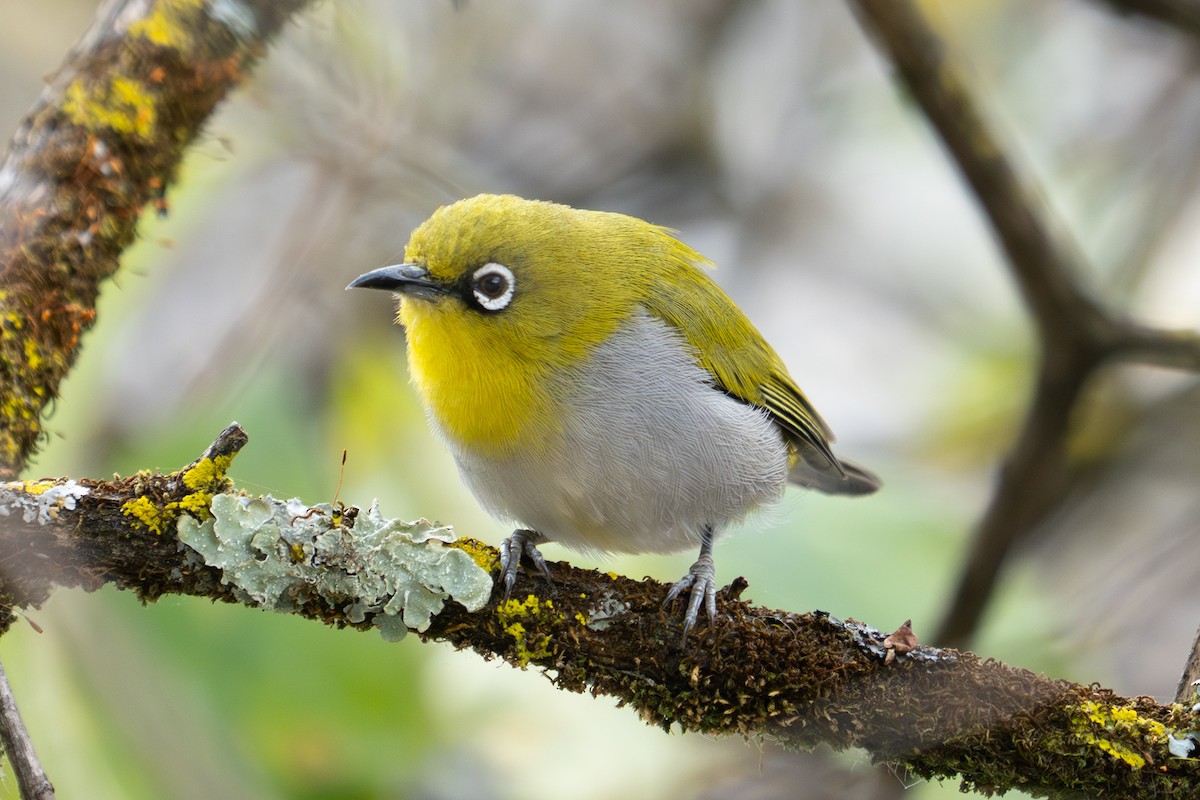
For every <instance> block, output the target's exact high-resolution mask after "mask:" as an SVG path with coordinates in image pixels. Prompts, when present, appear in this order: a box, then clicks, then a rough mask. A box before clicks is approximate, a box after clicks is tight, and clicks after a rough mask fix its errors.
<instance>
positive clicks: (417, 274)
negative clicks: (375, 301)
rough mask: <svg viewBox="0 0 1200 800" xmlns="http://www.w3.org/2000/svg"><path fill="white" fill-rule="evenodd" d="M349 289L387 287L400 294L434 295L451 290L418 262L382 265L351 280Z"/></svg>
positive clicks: (448, 292) (447, 292)
mask: <svg viewBox="0 0 1200 800" xmlns="http://www.w3.org/2000/svg"><path fill="white" fill-rule="evenodd" d="M346 288H347V289H386V290H388V291H391V292H397V293H399V294H410V295H424V296H425V297H430V296H434V295H443V294H450V291H449V290H448V289H447V288H446V287H445V286H442V285H441V284H440V283H437V282H436V281H434V280H433V279H432V278H430V277H429V272H428V271H427V270H426V269H425V268H424V267H421V266H418V265H416V264H395V265H393V266H390V267H380V268H379V269H373V270H371V271H370V272H368V273H366V274H364V275H359V276H358V277H357V278H355V279H354V280H352V281H350V283H349V285H348V286H346Z"/></svg>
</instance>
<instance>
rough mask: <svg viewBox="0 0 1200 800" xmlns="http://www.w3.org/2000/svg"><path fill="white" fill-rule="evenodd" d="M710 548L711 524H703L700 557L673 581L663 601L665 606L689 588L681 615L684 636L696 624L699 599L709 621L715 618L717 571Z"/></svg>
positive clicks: (711, 546) (711, 544) (711, 547)
mask: <svg viewBox="0 0 1200 800" xmlns="http://www.w3.org/2000/svg"><path fill="white" fill-rule="evenodd" d="M712 549H713V531H712V526H711V525H705V526H704V530H703V531H701V532H700V557H699V558H697V559H696V563H695V564H692V568H691V569H689V570H688V574H687V575H684V576H683V577H682V578H680V579H679V580H678V581H676V582H675V585H674V586H672V587H671V591H669V592H667V599H666V600H664V601H663V605H664V606H665V605H667V604H668V603H670V602H671V601H672V600H674V599H675V598H676V597H679V595H681V594H683V593H684V591H685V590H687V589H691V593H690V596H689V597H688V607H687V613H686V614H685V615H684V617H683V635H684V636H687V634H688V631H689V630H691V629H692V626H693V625H695V624H696V619H697V617H699V616H700V602H701V601H704V608H705V610H706V611H708V619H709V621H710V622H711V621H712V620H714V619H716V618H717V573H716V570H715V569H714V567H713V559H712Z"/></svg>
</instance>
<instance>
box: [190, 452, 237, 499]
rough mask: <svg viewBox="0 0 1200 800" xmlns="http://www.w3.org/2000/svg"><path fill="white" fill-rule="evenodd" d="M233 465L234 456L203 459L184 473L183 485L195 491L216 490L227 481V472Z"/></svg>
mask: <svg viewBox="0 0 1200 800" xmlns="http://www.w3.org/2000/svg"><path fill="white" fill-rule="evenodd" d="M231 463H233V457H232V456H217V457H215V458H202V459H200V460H199V461H197V462H196V463H195V464H193V465H192V466H191V467H189V468H188V470H187V471H186V472H184V473H183V485H184V486H186V487H188V488H189V489H191V490H193V491H199V490H201V489H215V488H217V484H219V483H220V482H221V481H223V480H225V471H226V470H227V469H229V465H230V464H231Z"/></svg>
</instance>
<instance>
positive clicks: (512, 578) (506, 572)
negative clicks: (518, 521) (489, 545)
mask: <svg viewBox="0 0 1200 800" xmlns="http://www.w3.org/2000/svg"><path fill="white" fill-rule="evenodd" d="M544 541H546V537H545V536H542V534H540V533H538V532H537V531H530V530H524V529H522V530H516V531H513V532H512V535H511V536H509V537H508V538H507V539H505V540H504V541H503V542H501V543H500V579H501V581H502V582H503V583H504V598H505V599H506V600H507V599H508V596H509V595H510V594H512V590H513V586H515V585H516V583H517V573H518V572H520V571H521V556H522V555H525V556H528V557H529V560H530V561H532V562H533V565H534V566H535V567H536V568H537V571H538V572H540V573H542V575H543V576H544V577H545V578H546V579H547V580H549V579H550V567H548V566H547V565H546V559H544V558H542V554H541V552H540V551H539V550H538V549H537V546H538V544H540V543H541V542H544Z"/></svg>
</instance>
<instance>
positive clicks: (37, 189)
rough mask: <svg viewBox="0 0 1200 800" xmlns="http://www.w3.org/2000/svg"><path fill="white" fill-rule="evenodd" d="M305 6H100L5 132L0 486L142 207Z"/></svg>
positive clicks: (31, 442) (121, 0)
mask: <svg viewBox="0 0 1200 800" xmlns="http://www.w3.org/2000/svg"><path fill="white" fill-rule="evenodd" d="M307 1H308V0H253V1H252V2H244V3H239V4H234V5H232V6H231V5H229V4H219V3H210V2H197V3H171V2H156V3H146V2H131V1H130V0H114V1H113V2H109V3H108V4H106V6H105V8H104V9H102V10H101V12H99V14H98V15H97V18H96V21H95V23H94V24H93V26H92V28H91V30H90V31H89V32H88V33H87V34H86V35H85V36H84V38H83V39H82V41H81V42H80V43H79V45H78V46H77V47H76V48H75V49H74V50H73V51H72V53H71V54H70V55H69V56H68V58H67V61H66V63H65V64H64V65H63V66H62V67H61V68H60V69H59V71H58V73H57V74H56V75H55V76H54V77H53V78H52V80H51V82H50V84H49V85H48V86H47V87H46V88H45V89H44V90H43V92H42V95H41V97H40V98H39V99H38V102H37V104H36V105H35V106H34V108H33V110H32V111H31V112H30V113H29V116H28V117H26V119H25V121H24V122H23V123H22V124H21V127H20V128H19V129H18V130H17V132H16V134H14V136H13V138H12V141H11V142H10V143H9V149H8V152H7V155H6V156H5V158H4V161H3V162H2V163H0V477H10V478H11V477H14V476H15V475H17V474H18V473H19V472H20V471H21V468H22V467H23V465H24V464H25V461H26V459H27V458H28V456H29V455H30V453H32V452H33V451H34V449H35V448H36V447H37V445H38V440H39V437H40V436H41V432H42V428H41V416H42V413H43V411H44V409H45V407H46V405H47V404H48V403H50V402H51V401H52V400H53V399H54V398H55V397H56V396H57V394H58V387H59V383H60V382H61V381H62V379H63V377H64V376H65V375H66V373H67V371H68V370H69V369H70V368H71V365H72V364H73V363H74V360H75V356H76V354H77V353H78V351H79V344H80V337H81V335H82V334H83V333H84V332H85V331H86V330H87V329H88V328H90V327H91V325H92V322H93V320H94V319H95V315H96V310H95V302H96V297H97V295H98V293H99V289H100V283H101V282H102V281H103V280H104V279H105V278H107V277H109V276H110V275H112V274H113V272H114V271H115V270H116V268H117V263H118V258H119V257H120V254H121V252H122V250H124V248H125V247H126V246H128V245H129V244H130V243H131V242H132V241H133V237H134V233H135V230H136V227H137V222H138V218H139V216H140V214H141V211H142V209H143V208H144V207H145V206H146V205H147V204H149V203H152V202H155V201H161V200H162V197H163V196H164V193H165V191H166V188H167V186H168V185H169V184H170V182H171V181H172V180H173V179H174V176H175V171H176V169H177V168H178V166H179V163H180V160H181V158H182V156H183V153H184V150H185V149H186V148H187V146H188V145H189V144H191V143H192V141H193V140H194V139H195V138H196V136H197V135H199V133H200V131H201V128H202V126H203V124H204V122H205V120H207V119H208V116H209V114H211V113H212V110H213V109H214V108H215V107H216V105H217V103H218V102H220V101H221V100H222V99H223V98H224V97H225V95H226V94H227V93H228V92H229V90H230V89H232V88H233V87H234V86H236V85H237V84H238V83H239V82H240V81H241V79H242V78H243V77H244V76H245V74H246V72H247V71H248V70H249V68H250V67H251V66H252V65H253V64H254V62H255V61H257V60H258V59H259V58H260V57H261V56H262V54H263V53H264V52H265V48H266V42H267V40H268V39H269V38H270V37H271V36H273V35H274V34H275V33H277V32H278V31H279V29H280V28H281V27H282V25H283V23H284V22H285V21H286V20H287V19H288V18H289V17H290V16H291V15H292V14H293V13H295V12H296V11H297V10H298V9H300V8H302V7H303V6H304V5H306V4H307Z"/></svg>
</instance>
